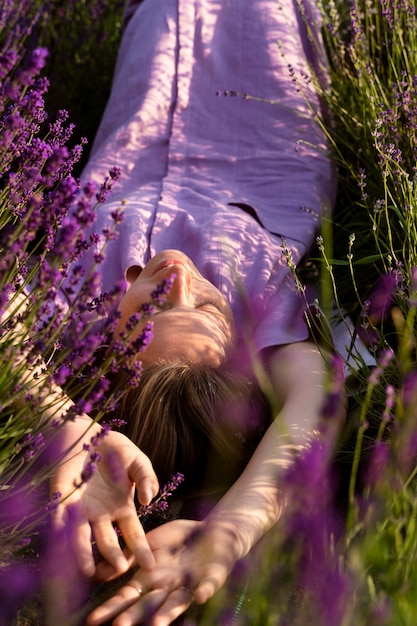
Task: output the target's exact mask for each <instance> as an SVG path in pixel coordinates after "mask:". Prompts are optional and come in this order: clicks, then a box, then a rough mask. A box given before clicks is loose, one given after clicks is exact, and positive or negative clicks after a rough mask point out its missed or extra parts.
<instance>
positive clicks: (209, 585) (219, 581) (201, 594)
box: [194, 576, 226, 604]
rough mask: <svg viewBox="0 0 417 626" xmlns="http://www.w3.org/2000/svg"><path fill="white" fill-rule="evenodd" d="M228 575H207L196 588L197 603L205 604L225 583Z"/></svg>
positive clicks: (195, 598) (195, 597)
mask: <svg viewBox="0 0 417 626" xmlns="http://www.w3.org/2000/svg"><path fill="white" fill-rule="evenodd" d="M225 580H226V576H207V577H206V578H203V580H202V581H200V583H199V584H198V585H197V587H196V588H195V589H194V600H195V602H196V603H197V604H204V603H205V602H207V600H209V599H210V598H211V597H212V596H214V594H215V593H216V591H217V590H218V589H220V587H221V586H222V585H223V584H224V582H225Z"/></svg>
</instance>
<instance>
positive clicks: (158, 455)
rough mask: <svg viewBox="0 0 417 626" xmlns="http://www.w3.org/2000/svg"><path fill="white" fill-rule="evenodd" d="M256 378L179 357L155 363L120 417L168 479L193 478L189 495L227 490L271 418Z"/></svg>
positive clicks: (186, 484) (188, 485)
mask: <svg viewBox="0 0 417 626" xmlns="http://www.w3.org/2000/svg"><path fill="white" fill-rule="evenodd" d="M269 413H270V409H269V404H268V403H267V401H266V399H265V397H264V395H263V393H262V392H261V390H260V388H259V386H258V385H257V383H256V381H255V380H253V379H251V378H249V377H248V376H247V375H240V374H237V373H236V372H233V371H231V369H230V368H228V367H227V365H223V366H221V367H220V368H215V367H212V366H208V365H203V364H190V363H187V362H182V361H177V362H170V363H161V364H154V365H151V366H148V367H146V368H145V369H144V371H143V374H142V376H141V380H140V384H139V386H138V387H137V388H132V389H130V390H128V391H127V392H126V393H125V394H124V396H123V398H122V401H121V406H120V408H119V415H121V416H122V417H123V419H124V420H125V421H126V422H127V424H126V427H125V431H124V432H125V434H126V435H127V436H128V437H129V438H130V439H132V441H134V442H135V443H136V445H138V446H139V448H141V450H143V452H145V454H147V455H148V456H149V458H150V459H151V461H152V463H153V466H154V468H155V471H156V474H157V476H158V479H159V481H160V483H161V484H162V483H163V482H165V481H166V480H167V479H168V478H169V477H170V476H171V474H173V473H175V472H181V473H183V474H184V476H185V481H184V489H183V491H186V493H187V495H195V494H196V493H202V492H204V493H209V492H218V491H224V490H225V489H227V488H228V486H229V485H230V484H231V483H232V482H233V481H234V480H235V479H236V478H237V476H238V475H239V473H240V472H241V471H242V469H243V467H244V466H245V464H246V463H247V461H248V460H249V458H250V456H251V454H252V452H253V450H254V448H255V447H256V445H257V443H258V441H259V439H260V437H261V436H262V434H263V432H264V430H265V426H266V425H267V423H269V421H270V415H269Z"/></svg>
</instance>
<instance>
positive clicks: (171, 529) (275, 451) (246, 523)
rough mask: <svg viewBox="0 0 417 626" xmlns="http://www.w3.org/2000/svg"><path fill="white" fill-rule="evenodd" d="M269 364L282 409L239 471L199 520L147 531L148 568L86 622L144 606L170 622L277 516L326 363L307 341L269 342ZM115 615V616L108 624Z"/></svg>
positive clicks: (313, 416)
mask: <svg viewBox="0 0 417 626" xmlns="http://www.w3.org/2000/svg"><path fill="white" fill-rule="evenodd" d="M269 368H270V372H271V379H272V382H273V386H274V389H275V391H276V393H277V396H278V400H279V402H280V403H281V405H282V409H281V411H280V414H279V416H278V418H277V420H276V421H275V422H274V423H273V424H272V425H271V426H270V428H269V429H268V431H267V432H266V434H265V435H264V437H263V439H262V441H261V443H260V444H259V446H258V448H257V449H256V451H255V453H254V455H253V456H252V458H251V460H250V462H249V464H248V466H247V467H246V469H245V470H244V472H243V473H242V475H241V476H240V477H239V479H238V480H237V481H236V482H235V483H234V485H233V486H232V487H231V489H230V490H229V491H228V492H227V493H226V495H225V496H224V497H223V498H222V499H221V500H220V502H219V503H218V504H217V506H216V507H215V509H214V510H213V511H212V513H211V514H210V515H209V516H208V518H207V519H206V520H204V521H203V522H185V521H184V520H177V521H174V522H170V524H165V525H163V526H161V527H159V528H157V529H155V530H153V531H151V532H150V533H148V535H147V536H148V540H149V543H150V545H151V547H152V549H153V551H154V555H155V559H156V563H157V565H156V567H155V568H154V569H153V570H152V571H151V572H144V571H142V570H139V571H138V572H137V573H136V574H135V576H134V577H133V579H132V580H131V581H129V583H128V584H127V585H126V586H125V587H123V588H122V589H121V590H120V591H119V592H117V594H116V595H115V596H113V597H112V598H111V599H110V600H109V601H107V602H106V603H105V604H103V605H102V606H100V607H99V608H97V609H96V610H95V611H94V612H93V613H92V614H91V615H90V617H89V620H88V624H90V625H91V626H93V625H97V624H102V623H104V622H106V621H108V620H109V619H112V618H114V617H116V616H118V615H120V616H121V619H122V620H123V622H120V623H123V625H124V626H129V624H131V625H133V624H137V623H139V622H140V621H141V619H142V618H143V616H144V615H145V614H146V615H149V607H150V606H153V607H154V608H156V611H155V614H154V617H153V620H154V621H150V620H149V618H148V621H147V623H149V624H155V625H156V624H157V625H158V626H165V625H168V624H170V623H171V622H172V621H173V619H175V617H176V616H177V615H179V614H181V613H182V612H183V611H184V610H186V608H187V607H188V606H189V605H190V603H191V601H192V598H194V600H195V601H196V602H197V603H200V604H202V603H204V602H206V601H207V600H208V599H209V598H210V597H211V596H212V595H213V594H214V593H215V592H216V590H217V589H219V587H221V586H222V585H223V584H224V582H225V580H226V578H227V576H228V574H229V573H230V571H231V570H232V568H233V567H234V565H235V563H236V562H237V561H238V560H239V559H241V558H243V557H245V556H246V555H247V554H248V552H249V550H250V549H251V548H252V547H253V546H254V545H255V543H256V542H257V541H258V540H259V539H260V537H262V536H263V535H264V534H265V533H266V532H267V531H268V530H269V529H270V528H271V527H272V526H273V525H274V524H275V523H276V522H277V521H278V519H279V517H280V513H281V510H282V506H283V504H282V500H281V497H280V496H281V494H280V477H281V476H282V472H283V471H284V469H285V468H286V467H288V466H289V464H290V463H291V461H292V459H293V457H294V452H296V451H297V450H300V449H302V448H303V447H305V446H307V445H308V442H309V441H310V440H311V438H312V437H315V436H318V435H317V429H318V426H319V423H320V419H321V409H322V406H323V403H324V400H325V397H326V380H327V368H326V364H325V362H324V359H323V357H322V355H321V354H320V352H319V350H318V349H317V347H316V346H315V345H314V344H312V343H310V342H303V343H299V344H292V345H287V346H282V347H279V348H276V349H274V351H273V352H271V354H270V358H269ZM342 415H343V410H341V411H340V415H337V416H335V417H334V418H333V421H332V422H330V423H329V427H328V429H327V433H326V436H328V437H330V438H332V439H333V438H334V437H335V436H336V433H337V432H338V431H339V429H340V426H341V424H342V421H343V417H342ZM278 420H279V421H278ZM281 424H285V428H282V427H281V426H280V425H281ZM285 431H287V433H288V434H285ZM289 435H290V436H289ZM167 544H168V545H167ZM102 573H103V574H104V575H106V574H109V572H108V571H107V572H104V570H102ZM187 589H189V590H190V592H187ZM118 623H119V622H118V620H117V618H116V619H115V621H114V622H113V624H114V625H115V626H116V625H117V624H118Z"/></svg>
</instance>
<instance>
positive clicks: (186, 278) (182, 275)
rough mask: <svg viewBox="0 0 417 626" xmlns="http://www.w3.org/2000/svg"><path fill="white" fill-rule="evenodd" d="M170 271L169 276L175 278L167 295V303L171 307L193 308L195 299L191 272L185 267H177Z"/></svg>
mask: <svg viewBox="0 0 417 626" xmlns="http://www.w3.org/2000/svg"><path fill="white" fill-rule="evenodd" d="M170 269H171V271H170V272H169V274H168V275H167V276H173V275H175V278H174V281H173V283H172V286H171V289H170V291H169V293H168V295H167V302H168V303H169V304H170V305H171V306H192V305H193V300H194V299H193V294H192V290H191V272H190V271H189V270H188V269H187V268H186V267H185V266H184V265H175V266H174V267H172V268H170Z"/></svg>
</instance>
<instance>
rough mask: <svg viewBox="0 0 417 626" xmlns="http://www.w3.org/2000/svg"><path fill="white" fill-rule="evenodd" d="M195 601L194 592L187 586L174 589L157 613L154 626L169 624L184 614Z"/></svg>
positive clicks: (153, 621) (153, 622) (166, 625)
mask: <svg viewBox="0 0 417 626" xmlns="http://www.w3.org/2000/svg"><path fill="white" fill-rule="evenodd" d="M192 602H193V594H192V592H191V591H190V589H188V588H187V587H180V588H179V589H174V591H171V593H170V594H169V595H168V597H167V599H166V600H165V602H164V604H163V605H162V606H161V608H160V609H158V611H157V612H156V613H155V615H154V617H153V619H152V626H168V625H169V624H172V622H173V621H174V620H175V619H177V617H179V616H180V615H182V614H183V613H184V612H185V611H186V610H187V609H188V608H189V607H190V605H191V603H192Z"/></svg>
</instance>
